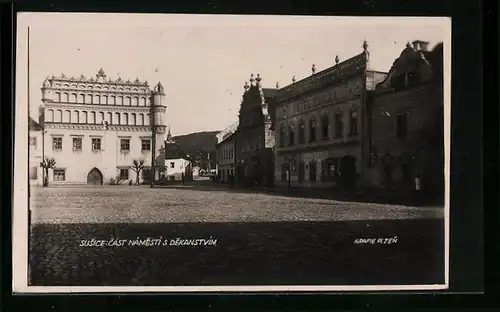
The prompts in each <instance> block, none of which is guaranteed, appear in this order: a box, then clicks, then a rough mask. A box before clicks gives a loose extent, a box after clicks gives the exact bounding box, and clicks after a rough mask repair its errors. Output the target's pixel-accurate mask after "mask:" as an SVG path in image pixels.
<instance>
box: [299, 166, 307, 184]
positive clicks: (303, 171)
mask: <svg viewBox="0 0 500 312" xmlns="http://www.w3.org/2000/svg"><path fill="white" fill-rule="evenodd" d="M305 167H306V165H305V163H304V162H303V161H300V162H299V168H298V170H299V183H302V182H304V178H305V174H306V169H305Z"/></svg>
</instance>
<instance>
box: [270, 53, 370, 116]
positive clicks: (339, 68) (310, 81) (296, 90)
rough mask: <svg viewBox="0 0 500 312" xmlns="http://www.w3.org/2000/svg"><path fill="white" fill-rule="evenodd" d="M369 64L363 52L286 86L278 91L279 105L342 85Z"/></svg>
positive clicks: (362, 71)
mask: <svg viewBox="0 0 500 312" xmlns="http://www.w3.org/2000/svg"><path fill="white" fill-rule="evenodd" d="M367 62H368V57H367V55H366V53H365V52H363V53H361V54H358V55H356V56H354V57H352V58H350V59H348V60H346V61H344V62H342V63H340V64H337V65H335V66H332V67H330V68H327V69H325V70H323V71H321V72H318V73H315V74H313V75H311V76H309V77H306V78H304V79H302V80H300V81H297V82H294V83H292V84H291V85H288V86H285V87H283V88H281V89H279V90H278V93H277V95H276V102H277V105H278V106H280V104H281V103H283V102H284V101H286V100H290V99H292V98H295V97H298V96H301V95H303V94H306V93H309V92H312V91H314V90H318V89H322V88H325V87H326V86H328V85H333V84H342V80H345V79H348V78H350V77H352V76H357V75H360V74H362V73H364V72H365V70H366V69H367Z"/></svg>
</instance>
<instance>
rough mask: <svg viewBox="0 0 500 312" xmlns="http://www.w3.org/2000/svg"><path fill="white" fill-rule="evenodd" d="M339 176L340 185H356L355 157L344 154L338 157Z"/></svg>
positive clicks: (348, 186) (349, 186)
mask: <svg viewBox="0 0 500 312" xmlns="http://www.w3.org/2000/svg"><path fill="white" fill-rule="evenodd" d="M339 167H340V168H339V169H340V170H339V171H340V177H341V181H342V185H343V186H344V187H345V188H348V189H351V188H354V187H355V186H356V157H354V156H351V155H346V156H344V157H342V158H340V166H339Z"/></svg>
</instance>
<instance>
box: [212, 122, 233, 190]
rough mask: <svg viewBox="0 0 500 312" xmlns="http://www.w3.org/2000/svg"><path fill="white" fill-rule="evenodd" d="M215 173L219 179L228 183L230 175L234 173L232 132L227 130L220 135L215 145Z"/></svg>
mask: <svg viewBox="0 0 500 312" xmlns="http://www.w3.org/2000/svg"><path fill="white" fill-rule="evenodd" d="M216 148H217V174H218V176H219V181H220V182H222V183H229V182H230V176H231V175H234V174H235V172H234V164H235V150H234V133H230V132H228V133H227V134H226V136H223V137H222V141H220V142H219V143H218V144H217V146H216Z"/></svg>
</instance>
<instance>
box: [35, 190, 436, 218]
mask: <svg viewBox="0 0 500 312" xmlns="http://www.w3.org/2000/svg"><path fill="white" fill-rule="evenodd" d="M31 209H32V214H33V220H32V221H33V222H34V223H182V222H260V221H263V222H280V221H349V220H380V219H390V220H393V219H420V218H425V219H428V218H443V209H436V208H422V207H407V206H396V205H384V204H373V203H357V202H342V201H334V200H325V199H312V198H299V197H285V196H277V195H269V194H262V193H255V192H254V193H252V192H240V191H236V190H229V189H216V188H214V189H202V188H200V189H197V188H186V189H182V188H175V189H174V188H154V189H151V188H148V187H145V186H140V187H138V186H118V187H117V186H102V187H54V188H35V189H34V190H33V193H32V198H31Z"/></svg>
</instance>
